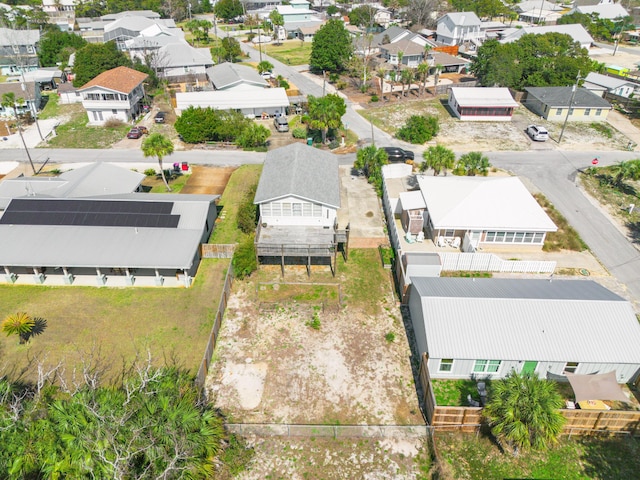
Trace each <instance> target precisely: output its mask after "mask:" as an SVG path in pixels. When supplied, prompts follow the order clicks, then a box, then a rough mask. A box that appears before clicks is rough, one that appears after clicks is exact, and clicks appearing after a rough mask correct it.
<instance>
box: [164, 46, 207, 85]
mask: <svg viewBox="0 0 640 480" xmlns="http://www.w3.org/2000/svg"><path fill="white" fill-rule="evenodd" d="M158 58H159V63H158V66H157V67H156V68H157V70H158V74H159V75H160V76H162V77H163V78H167V79H170V80H171V81H174V82H179V81H188V80H192V79H193V77H194V76H195V77H196V78H197V79H198V80H205V79H206V71H207V68H209V67H211V66H213V64H214V61H213V59H212V58H211V50H209V49H208V48H194V47H192V46H191V45H189V44H188V43H186V42H181V43H169V44H167V45H164V46H163V47H161V48H160V49H159V50H158Z"/></svg>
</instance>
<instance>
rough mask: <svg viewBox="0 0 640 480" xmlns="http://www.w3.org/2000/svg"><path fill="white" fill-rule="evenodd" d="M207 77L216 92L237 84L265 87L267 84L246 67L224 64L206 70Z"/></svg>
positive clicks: (257, 74)
mask: <svg viewBox="0 0 640 480" xmlns="http://www.w3.org/2000/svg"><path fill="white" fill-rule="evenodd" d="M207 76H208V77H209V80H211V83H213V86H214V87H215V88H216V89H217V90H221V89H224V88H228V87H230V86H233V85H237V84H239V83H250V84H252V85H257V86H262V87H266V86H268V85H269V84H268V83H267V81H266V80H265V79H264V78H262V76H261V75H260V74H259V73H258V71H257V70H255V69H254V68H251V67H248V66H246V65H237V64H235V63H230V62H224V63H220V64H219V65H214V66H213V67H209V68H207Z"/></svg>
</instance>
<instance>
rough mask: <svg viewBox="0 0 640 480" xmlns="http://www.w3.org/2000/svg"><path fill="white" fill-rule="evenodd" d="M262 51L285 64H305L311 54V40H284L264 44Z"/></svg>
mask: <svg viewBox="0 0 640 480" xmlns="http://www.w3.org/2000/svg"><path fill="white" fill-rule="evenodd" d="M263 48H264V52H265V53H266V54H267V55H269V56H271V57H273V58H275V59H276V60H278V61H280V62H282V63H284V64H285V65H307V64H308V63H309V56H310V55H311V42H301V41H300V40H285V41H284V42H282V43H281V44H280V45H276V44H275V43H271V44H268V45H264V46H263Z"/></svg>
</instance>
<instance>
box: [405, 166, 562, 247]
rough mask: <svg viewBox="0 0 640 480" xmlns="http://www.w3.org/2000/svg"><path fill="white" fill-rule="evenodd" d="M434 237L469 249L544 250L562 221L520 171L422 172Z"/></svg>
mask: <svg viewBox="0 0 640 480" xmlns="http://www.w3.org/2000/svg"><path fill="white" fill-rule="evenodd" d="M416 180H417V183H418V185H419V187H420V191H421V192H422V196H423V198H424V203H425V205H426V210H425V212H424V218H425V221H424V224H425V231H426V233H427V235H428V236H429V237H431V238H432V239H434V240H435V239H438V238H439V237H443V238H445V239H448V240H454V239H455V238H456V237H458V238H459V239H460V240H458V242H459V244H461V245H462V250H463V251H465V252H474V251H476V250H477V249H478V248H482V249H483V250H485V251H491V252H509V251H522V250H539V249H541V248H542V246H543V244H544V240H545V237H546V234H547V233H548V232H555V231H556V230H557V227H556V226H555V224H554V223H553V221H552V220H551V219H550V218H549V216H548V215H547V214H546V213H545V211H544V210H543V209H542V207H540V205H539V204H538V202H537V201H536V200H535V199H534V198H533V196H532V195H531V193H529V191H528V190H527V188H526V187H525V186H524V185H523V184H522V182H521V181H520V179H519V178H518V177H457V176H453V175H449V176H444V177H443V176H437V177H436V176H431V175H417V176H416Z"/></svg>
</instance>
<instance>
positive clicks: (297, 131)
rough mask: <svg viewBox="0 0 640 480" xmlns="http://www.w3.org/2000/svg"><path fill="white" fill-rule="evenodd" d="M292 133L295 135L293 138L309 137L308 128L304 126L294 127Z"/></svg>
mask: <svg viewBox="0 0 640 480" xmlns="http://www.w3.org/2000/svg"><path fill="white" fill-rule="evenodd" d="M291 135H293V138H307V129H306V128H304V127H298V128H294V129H293V130H292V131H291Z"/></svg>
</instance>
